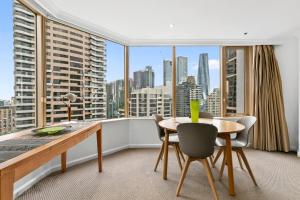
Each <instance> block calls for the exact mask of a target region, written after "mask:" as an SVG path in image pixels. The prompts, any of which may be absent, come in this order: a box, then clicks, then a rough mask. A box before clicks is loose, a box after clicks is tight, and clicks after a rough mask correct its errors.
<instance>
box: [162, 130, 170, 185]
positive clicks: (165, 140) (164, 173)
mask: <svg viewBox="0 0 300 200" xmlns="http://www.w3.org/2000/svg"><path fill="white" fill-rule="evenodd" d="M164 143H165V144H164V156H163V158H164V170H163V179H164V180H167V176H168V150H169V132H168V130H167V129H165V139H164Z"/></svg>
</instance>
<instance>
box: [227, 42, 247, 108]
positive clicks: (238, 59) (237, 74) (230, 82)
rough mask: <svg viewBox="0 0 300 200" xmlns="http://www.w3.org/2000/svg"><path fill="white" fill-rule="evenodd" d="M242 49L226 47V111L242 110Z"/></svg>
mask: <svg viewBox="0 0 300 200" xmlns="http://www.w3.org/2000/svg"><path fill="white" fill-rule="evenodd" d="M244 58H245V55H244V51H243V50H242V49H232V48H229V49H227V52H226V57H225V59H226V82H227V90H228V91H227V107H226V112H227V113H243V112H244V65H245V61H244Z"/></svg>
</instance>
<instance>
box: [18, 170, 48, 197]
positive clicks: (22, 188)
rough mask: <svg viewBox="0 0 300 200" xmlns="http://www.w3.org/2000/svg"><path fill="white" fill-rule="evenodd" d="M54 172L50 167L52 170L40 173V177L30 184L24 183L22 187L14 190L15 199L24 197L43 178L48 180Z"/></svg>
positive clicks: (34, 178) (29, 182)
mask: <svg viewBox="0 0 300 200" xmlns="http://www.w3.org/2000/svg"><path fill="white" fill-rule="evenodd" d="M52 172H53V170H52V167H50V168H48V169H46V170H44V171H42V172H41V173H39V175H37V176H36V177H33V178H32V179H31V180H29V181H28V182H26V183H24V184H23V185H21V186H20V187H18V188H16V189H15V190H14V199H16V198H17V197H19V196H20V195H22V194H23V193H24V192H25V191H27V190H28V189H29V188H31V187H32V186H33V185H35V184H36V183H38V182H39V181H41V180H42V179H43V178H46V177H47V176H49V175H50V174H51V173H52Z"/></svg>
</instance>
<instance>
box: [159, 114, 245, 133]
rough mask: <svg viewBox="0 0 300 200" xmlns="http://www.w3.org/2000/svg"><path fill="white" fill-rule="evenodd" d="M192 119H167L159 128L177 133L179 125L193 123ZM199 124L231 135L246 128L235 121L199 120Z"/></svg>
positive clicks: (160, 123) (161, 122)
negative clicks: (213, 127) (212, 126)
mask: <svg viewBox="0 0 300 200" xmlns="http://www.w3.org/2000/svg"><path fill="white" fill-rule="evenodd" d="M191 122H192V121H191V118H188V117H176V118H170V119H165V120H162V121H160V122H159V126H160V127H162V128H166V129H168V130H170V131H176V128H177V126H178V125H179V124H181V123H191ZM198 122H199V123H204V124H212V125H214V126H215V127H217V129H218V133H219V134H221V133H222V134H231V133H236V132H240V131H242V130H244V129H245V126H244V125H242V124H240V123H237V122H233V121H226V120H220V119H204V118H199V120H198Z"/></svg>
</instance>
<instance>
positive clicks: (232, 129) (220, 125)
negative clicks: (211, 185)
mask: <svg viewBox="0 0 300 200" xmlns="http://www.w3.org/2000/svg"><path fill="white" fill-rule="evenodd" d="M191 122H192V121H191V118H188V117H176V118H169V119H164V120H162V121H160V122H159V126H160V127H162V128H163V129H164V132H165V139H164V143H165V144H164V150H163V158H164V159H163V161H164V166H163V179H164V180H167V173H168V145H167V144H168V143H169V135H170V134H174V133H176V129H177V126H178V125H179V124H181V123H191ZM196 123H197V122H196ZM198 123H204V124H212V125H214V126H215V127H216V128H217V129H218V135H217V137H220V138H223V139H224V140H225V141H226V147H225V151H226V164H227V170H228V192H229V195H231V196H234V195H235V189H234V175H233V164H232V147H231V135H232V134H235V133H238V132H240V131H242V130H244V129H245V126H244V125H242V124H240V123H237V122H234V121H228V120H223V119H207V118H199V120H198ZM179 143H180V141H179Z"/></svg>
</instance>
